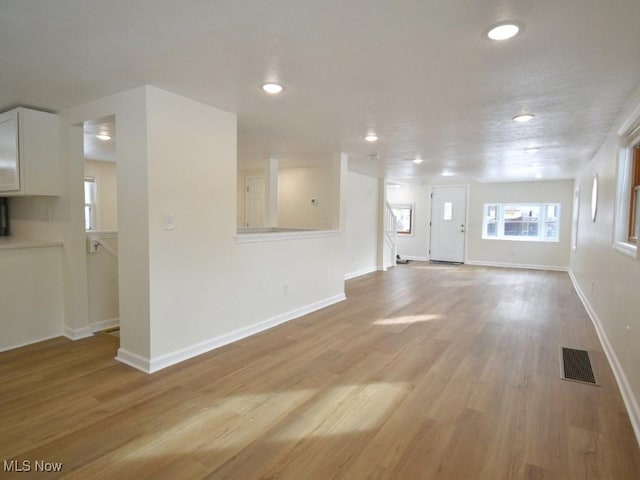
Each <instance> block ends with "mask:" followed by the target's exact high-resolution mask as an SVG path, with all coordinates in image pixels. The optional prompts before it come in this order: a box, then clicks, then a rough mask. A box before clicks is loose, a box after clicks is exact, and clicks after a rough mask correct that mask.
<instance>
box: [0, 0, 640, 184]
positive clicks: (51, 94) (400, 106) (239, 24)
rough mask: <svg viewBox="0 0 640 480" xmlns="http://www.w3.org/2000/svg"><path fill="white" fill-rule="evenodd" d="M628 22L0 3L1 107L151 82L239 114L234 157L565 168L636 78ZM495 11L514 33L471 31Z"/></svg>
mask: <svg viewBox="0 0 640 480" xmlns="http://www.w3.org/2000/svg"><path fill="white" fill-rule="evenodd" d="M638 19H640V1H639V0H608V1H606V2H605V1H603V0H563V1H561V2H558V1H557V0H536V1H531V0H514V1H507V0H497V1H489V0H396V1H390V0H349V1H344V0H341V1H335V0H322V1H318V0H313V1H311V0H289V1H285V0H261V1H253V0H243V1H239V0H217V1H212V0H182V1H180V2H176V1H174V0H136V1H135V2H132V1H130V0H112V1H107V2H105V1H104V0H83V1H76V0H56V1H42V0H20V1H15V0H0V58H1V59H2V62H1V65H2V68H1V69H0V109H2V110H4V109H8V108H10V107H13V106H15V105H18V104H20V105H28V106H35V107H39V108H43V109H50V110H54V111H56V110H61V109H64V108H66V107H70V106H75V105H78V104H81V103H83V102H86V101H89V100H93V99H95V98H98V97H101V96H104V95H108V94H112V93H116V92H119V91H123V90H126V89H129V88H132V87H135V86H138V85H141V84H151V85H155V86H157V87H159V88H163V89H166V90H169V91H172V92H175V93H178V94H181V95H184V96H187V97H190V98H193V99H196V100H199V101H202V102H204V103H207V104H209V105H212V106H215V107H218V108H222V109H224V110H228V111H231V112H235V113H237V114H238V123H239V138H238V151H239V157H240V158H239V160H240V162H241V163H242V164H244V165H250V164H255V163H256V162H262V161H264V160H265V159H266V158H268V157H269V156H275V157H277V158H280V159H281V160H283V161H289V162H302V161H306V160H308V159H314V160H313V161H316V160H317V159H318V158H328V157H330V156H333V155H335V154H337V153H339V152H346V153H348V154H349V157H350V162H352V163H351V165H352V168H354V169H357V170H360V171H368V172H374V171H376V172H378V173H383V172H386V174H387V175H388V176H389V177H390V178H392V179H394V180H410V179H415V178H424V177H426V176H429V175H434V174H439V173H440V172H441V171H442V170H443V169H445V168H447V169H450V170H452V171H454V172H456V173H457V174H458V175H465V176H470V177H472V178H475V179H478V180H483V181H499V180H519V179H522V180H529V179H532V178H533V175H534V174H535V173H536V171H538V170H540V171H541V172H542V173H543V175H544V178H545V179H550V178H571V177H573V176H574V175H575V173H576V172H577V171H578V170H579V169H580V168H581V167H582V166H583V165H584V164H585V163H586V162H588V160H589V159H590V158H591V156H592V155H593V154H594V153H595V151H596V149H597V148H598V146H599V145H600V144H601V143H602V142H603V140H604V137H605V135H606V134H607V132H608V131H609V130H610V129H611V127H612V124H613V122H614V119H615V118H616V116H617V115H618V114H619V112H620V109H621V108H622V106H623V104H624V102H625V101H626V100H627V99H628V98H629V97H630V96H631V94H632V93H633V92H634V91H635V90H636V88H638V86H639V85H640V28H638ZM502 20H516V21H518V22H521V23H522V24H523V25H524V30H523V32H522V33H521V34H520V35H519V36H518V37H516V38H515V39H513V40H510V41H507V42H502V43H496V42H491V41H489V40H488V39H486V38H485V37H483V33H484V31H485V30H486V29H487V27H488V26H489V25H491V24H494V23H496V22H499V21H502ZM268 80H275V81H279V82H281V83H282V84H283V85H284V86H285V91H284V92H283V93H282V94H281V95H279V96H277V97H270V96H267V95H266V94H264V93H263V92H262V91H261V90H260V85H261V84H262V83H263V82H264V81H268ZM522 112H531V113H533V114H534V115H535V118H534V119H533V121H531V122H529V123H528V124H524V125H521V124H517V123H515V122H513V121H512V120H511V118H512V117H513V116H514V115H516V114H518V113H522ZM116 120H117V119H116ZM369 130H374V131H375V132H376V133H377V134H378V135H379V136H380V140H379V141H378V142H377V143H376V144H366V143H365V142H364V141H363V139H362V137H363V136H364V135H365V134H366V133H367V131H369ZM528 146H539V147H540V148H541V150H540V151H539V152H538V153H535V154H527V153H524V151H523V149H524V148H525V147H528ZM373 154H379V156H380V158H379V160H372V159H371V155H373ZM416 155H420V156H421V157H422V158H423V159H424V160H425V161H424V163H423V164H421V165H414V164H413V163H412V162H411V160H412V159H413V158H414V157H415V156H416ZM535 163H539V164H540V166H532V164H535Z"/></svg>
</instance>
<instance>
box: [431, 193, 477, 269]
mask: <svg viewBox="0 0 640 480" xmlns="http://www.w3.org/2000/svg"><path fill="white" fill-rule="evenodd" d="M440 187H463V188H464V189H465V192H466V197H467V199H466V205H465V219H464V254H463V255H464V258H463V260H462V261H463V263H466V261H467V257H468V255H467V251H468V248H469V241H468V239H469V184H468V183H456V184H430V185H428V188H427V190H428V192H429V193H428V195H427V203H428V206H429V208H428V212H429V223H428V228H429V236H428V242H429V248H428V249H427V252H428V255H427V258H428V259H429V260H431V221H432V219H431V215H432V210H431V195H432V194H433V189H434V188H440Z"/></svg>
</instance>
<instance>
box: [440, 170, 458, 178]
mask: <svg viewBox="0 0 640 480" xmlns="http://www.w3.org/2000/svg"><path fill="white" fill-rule="evenodd" d="M441 175H442V176H443V177H454V176H455V173H453V172H450V171H449V170H445V171H444V172H442V173H441Z"/></svg>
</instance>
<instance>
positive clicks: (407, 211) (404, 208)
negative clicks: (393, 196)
mask: <svg viewBox="0 0 640 480" xmlns="http://www.w3.org/2000/svg"><path fill="white" fill-rule="evenodd" d="M391 210H392V211H393V214H394V215H395V216H396V231H397V232H398V233H400V234H404V235H412V234H413V205H391Z"/></svg>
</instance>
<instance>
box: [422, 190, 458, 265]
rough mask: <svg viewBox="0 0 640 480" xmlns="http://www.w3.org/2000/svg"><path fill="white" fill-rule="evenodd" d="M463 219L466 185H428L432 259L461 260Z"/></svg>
mask: <svg viewBox="0 0 640 480" xmlns="http://www.w3.org/2000/svg"><path fill="white" fill-rule="evenodd" d="M466 218H467V187H465V186H451V187H449V186H438V187H432V188H431V247H430V251H429V253H430V255H429V258H430V259H431V260H435V261H440V262H460V263H463V262H464V247H465V237H466V234H465V232H466V224H465V223H466Z"/></svg>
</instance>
